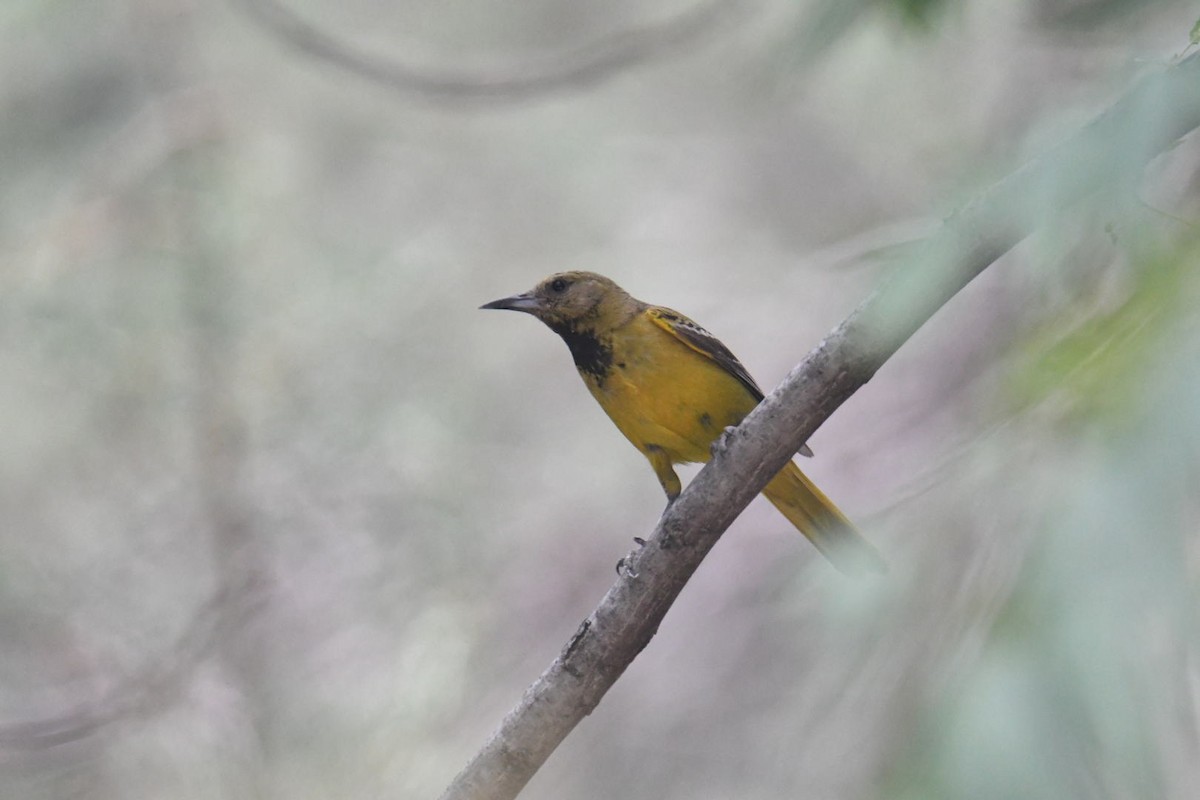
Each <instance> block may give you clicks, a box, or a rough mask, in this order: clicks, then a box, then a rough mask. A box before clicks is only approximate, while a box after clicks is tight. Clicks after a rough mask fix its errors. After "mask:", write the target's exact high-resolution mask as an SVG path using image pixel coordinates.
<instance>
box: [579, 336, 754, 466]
mask: <svg viewBox="0 0 1200 800" xmlns="http://www.w3.org/2000/svg"><path fill="white" fill-rule="evenodd" d="M634 324H641V323H640V322H639V323H634ZM651 344H652V345H653V346H648V345H651ZM581 374H583V378H584V382H585V383H586V384H587V387H588V389H589V390H590V391H591V393H592V395H593V396H594V397H595V398H596V400H597V401H598V402H599V403H600V406H601V407H602V408H603V409H604V410H605V412H606V413H607V414H608V416H609V417H611V418H612V421H613V423H614V424H616V426H617V428H619V429H620V431H621V433H623V434H625V437H626V438H627V439H629V441H631V442H632V443H633V445H634V447H636V448H637V449H638V450H640V451H641V452H642V453H643V454H645V453H646V452H647V451H648V450H653V449H654V448H659V449H661V450H662V451H663V452H664V453H665V454H666V455H667V456H668V457H669V458H670V460H671V462H672V463H680V462H699V461H708V458H709V447H710V445H711V444H712V442H713V440H715V439H716V438H717V436H719V435H720V434H721V431H723V430H724V429H725V428H726V427H728V426H730V425H736V424H737V423H739V422H741V420H742V418H743V417H745V416H746V415H747V414H749V413H750V411H751V410H752V409H753V408H754V406H755V405H757V402H758V401H757V400H756V399H755V398H754V397H753V396H752V395H751V394H750V393H749V392H748V391H747V390H746V387H745V386H743V385H742V384H741V383H740V382H739V381H738V380H737V379H736V378H734V377H733V376H732V375H730V374H729V373H728V372H726V371H725V370H724V369H723V368H722V367H720V366H719V365H717V364H716V363H714V362H713V361H712V360H710V359H709V358H707V357H705V356H703V355H701V354H699V353H697V352H696V351H694V350H692V349H691V348H690V347H688V346H687V345H685V344H683V343H682V342H680V341H678V340H676V339H675V338H674V337H672V336H671V335H670V334H669V333H667V332H666V331H663V330H661V329H659V328H657V327H656V326H654V325H653V324H652V323H645V326H644V330H641V331H638V335H637V336H632V337H629V336H627V337H622V341H621V344H620V345H619V346H617V347H615V348H614V350H613V360H612V369H611V370H610V371H609V373H608V374H607V375H606V376H605V377H604V378H603V379H602V380H598V379H596V378H595V377H593V376H590V375H588V374H586V373H581Z"/></svg>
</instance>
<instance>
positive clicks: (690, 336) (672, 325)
mask: <svg viewBox="0 0 1200 800" xmlns="http://www.w3.org/2000/svg"><path fill="white" fill-rule="evenodd" d="M646 314H647V315H648V316H649V317H650V319H651V320H653V321H654V324H655V325H658V326H659V327H660V328H662V329H663V330H665V331H667V332H668V333H670V334H671V335H672V336H674V337H675V338H676V339H678V340H679V341H681V342H683V343H684V344H686V345H687V346H688V347H690V348H692V349H693V350H695V351H696V352H697V353H699V354H700V355H702V356H705V357H707V358H709V359H712V360H713V361H714V362H716V363H717V364H718V365H719V366H720V367H721V368H722V369H724V370H725V371H726V372H728V373H729V374H730V375H732V376H733V377H735V378H737V379H738V382H739V383H741V384H742V386H745V387H746V390H747V391H749V392H750V394H751V395H752V396H753V397H754V399H755V400H756V401H758V402H760V403H761V402H762V399H763V397H764V394H763V390H762V389H760V388H758V384H757V383H755V382H754V378H751V377H750V373H749V372H747V371H746V368H745V367H744V366H742V362H740V361H738V360H737V356H735V355H734V354H733V353H731V352H730V351H729V348H728V347H726V346H725V345H723V344H721V340H720V339H718V338H717V337H715V336H713V335H712V334H711V333H709V332H708V331H706V330H704V328H702V327H700V326H699V325H697V324H696V323H695V322H693V321H692V320H690V319H688V318H687V317H685V316H684V315H683V314H680V313H679V312H678V311H672V310H671V309H669V308H663V307H662V306H650V308H648V309H646ZM800 455H802V456H811V455H812V450H811V449H809V446H808V445H807V444H806V445H803V446H802V447H801V448H800Z"/></svg>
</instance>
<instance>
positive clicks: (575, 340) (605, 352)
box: [552, 325, 613, 384]
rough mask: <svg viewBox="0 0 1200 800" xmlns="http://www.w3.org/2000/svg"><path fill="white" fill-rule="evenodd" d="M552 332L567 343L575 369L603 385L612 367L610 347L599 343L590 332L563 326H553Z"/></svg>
mask: <svg viewBox="0 0 1200 800" xmlns="http://www.w3.org/2000/svg"><path fill="white" fill-rule="evenodd" d="M552 330H553V331H554V332H555V333H557V334H558V335H559V336H561V337H562V338H563V341H564V342H566V343H567V347H568V348H570V350H571V358H573V359H575V367H576V369H578V370H579V371H580V372H583V373H586V374H587V375H591V376H592V377H593V378H594V379H595V380H596V382H597V383H600V384H603V383H604V378H605V376H606V375H608V372H609V369H610V368H611V367H612V360H613V354H612V346H611V345H608V344H605V343H604V342H602V341H600V339H598V338H597V337H596V334H594V333H592V332H591V331H578V330H575V329H574V328H569V327H567V326H565V325H554V326H552Z"/></svg>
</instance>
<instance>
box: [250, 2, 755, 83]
mask: <svg viewBox="0 0 1200 800" xmlns="http://www.w3.org/2000/svg"><path fill="white" fill-rule="evenodd" d="M237 3H238V4H239V5H240V6H241V7H242V8H243V9H245V11H246V13H247V14H248V15H249V16H250V17H251V18H252V19H254V20H255V21H256V22H258V23H259V24H260V25H262V26H263V27H264V28H265V29H266V30H268V31H270V32H271V34H272V35H274V36H275V37H276V38H278V39H279V40H280V41H282V42H285V43H286V44H288V45H289V46H291V47H293V48H295V49H296V50H299V51H300V52H302V53H305V54H307V55H309V56H312V57H314V58H318V59H320V60H322V61H325V62H327V63H329V64H333V65H335V66H337V67H340V68H341V69H344V70H347V71H349V72H352V73H354V74H355V75H358V76H360V77H362V78H366V79H368V80H371V81H373V82H375V83H378V84H380V85H382V86H386V87H388V88H390V89H393V90H395V91H399V92H402V93H404V94H408V95H412V96H415V97H419V98H422V99H426V100H440V101H451V100H455V101H476V102H479V101H506V100H523V99H531V98H535V97H539V96H543V95H549V94H553V93H555V92H561V91H566V90H572V89H580V88H584V87H588V86H592V85H595V84H597V83H600V82H602V81H604V80H607V79H609V78H612V77H614V76H616V75H618V74H620V73H621V72H624V71H626V70H628V69H631V68H634V67H637V66H640V65H642V64H647V63H650V62H652V61H657V60H661V59H664V58H667V57H669V56H671V55H674V54H675V53H677V52H679V51H681V50H683V49H684V48H685V47H687V46H692V45H695V44H698V43H699V42H700V41H702V40H703V39H704V38H705V37H707V36H710V35H712V34H714V33H715V32H717V31H728V30H729V27H730V25H731V24H732V23H733V22H734V21H735V19H736V15H737V13H740V12H742V11H743V10H744V7H745V0H707V2H702V3H701V4H700V5H698V6H696V7H695V8H692V9H691V10H689V11H686V12H683V13H681V14H679V15H677V16H675V17H671V18H669V19H666V20H663V21H661V22H656V23H650V24H647V25H644V26H641V27H636V28H629V29H626V30H622V31H617V32H615V33H612V34H609V35H607V36H603V37H601V38H599V39H597V40H595V41H593V42H591V43H589V44H585V45H582V46H580V47H577V48H575V49H572V50H569V51H567V52H564V53H560V54H557V55H553V56H546V57H544V58H542V59H539V60H537V61H535V62H532V63H529V64H525V65H522V66H518V67H507V68H503V69H476V70H466V69H438V68H425V67H418V66H414V65H412V64H408V63H405V62H403V61H401V60H399V59H396V58H390V57H385V56H381V55H377V54H374V53H369V52H366V51H364V50H361V49H360V48H358V47H357V46H356V45H354V44H351V43H350V42H347V41H345V40H343V39H341V38H339V37H337V36H334V35H332V34H330V33H328V32H326V31H323V30H321V29H320V28H319V27H317V26H316V25H314V24H312V23H311V22H308V21H307V20H305V19H304V18H303V17H301V16H300V15H299V14H297V13H296V12H295V11H293V10H292V9H291V8H289V7H288V6H287V5H285V3H284V2H283V0H237Z"/></svg>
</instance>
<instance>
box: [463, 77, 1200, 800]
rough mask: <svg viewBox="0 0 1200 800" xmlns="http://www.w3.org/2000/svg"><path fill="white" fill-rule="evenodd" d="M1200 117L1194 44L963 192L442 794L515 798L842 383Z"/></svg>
mask: <svg viewBox="0 0 1200 800" xmlns="http://www.w3.org/2000/svg"><path fill="white" fill-rule="evenodd" d="M1197 127H1200V56H1192V57H1191V58H1188V59H1187V60H1186V61H1183V62H1182V63H1180V64H1177V65H1175V66H1173V67H1170V68H1165V69H1162V70H1161V71H1159V72H1157V73H1155V74H1152V75H1150V76H1148V77H1146V78H1143V79H1142V80H1141V81H1140V82H1138V83H1137V84H1136V85H1135V86H1134V87H1133V88H1132V89H1131V90H1129V91H1128V92H1127V93H1126V94H1125V95H1124V96H1123V97H1122V98H1121V99H1120V100H1118V101H1117V102H1116V103H1115V104H1114V105H1113V106H1112V107H1111V108H1110V109H1109V110H1108V111H1107V112H1105V113H1104V114H1102V115H1100V116H1099V117H1098V118H1096V119H1095V120H1094V121H1093V122H1092V123H1091V124H1089V125H1088V126H1086V127H1085V128H1083V129H1082V130H1081V131H1080V132H1078V133H1077V134H1076V135H1075V136H1073V137H1072V138H1071V139H1069V140H1068V141H1066V142H1064V143H1063V144H1061V145H1059V146H1058V147H1056V148H1054V149H1052V150H1050V151H1049V152H1047V153H1045V154H1043V155H1041V156H1039V157H1038V158H1036V159H1034V160H1032V161H1030V162H1029V163H1027V164H1026V165H1025V166H1024V167H1022V168H1020V169H1018V170H1017V171H1016V172H1014V173H1012V174H1011V175H1009V176H1008V177H1007V178H1005V179H1004V180H1002V181H1000V182H999V183H997V184H995V185H994V186H992V187H991V188H990V189H988V190H987V191H986V192H984V193H982V194H981V195H979V196H978V197H977V198H976V199H975V200H974V201H972V202H970V203H968V204H967V205H965V206H964V207H963V208H961V209H960V210H958V211H957V212H956V213H955V214H953V215H952V216H951V217H949V218H948V219H946V220H945V221H944V222H943V224H942V226H941V228H940V229H939V230H938V231H937V232H936V233H934V234H933V235H931V236H930V237H929V238H928V239H926V240H925V241H924V242H923V243H922V244H921V245H920V246H919V247H918V248H917V249H916V251H915V252H914V253H913V254H911V255H910V256H909V257H908V258H907V259H906V260H905V261H904V262H903V263H902V264H901V265H900V268H898V269H896V270H895V271H894V273H893V274H892V277H891V278H890V280H888V281H886V282H885V283H884V284H883V285H882V286H881V287H880V288H879V289H878V290H877V291H876V292H875V293H874V294H873V295H872V296H871V297H870V298H868V299H867V300H866V301H865V302H864V303H863V304H862V305H861V306H860V307H859V308H858V309H857V310H856V311H854V313H852V314H851V315H850V316H849V317H848V318H847V319H846V320H845V321H844V322H842V323H841V324H840V325H839V326H838V327H837V328H835V329H834V330H833V331H832V332H831V333H830V334H829V335H828V336H827V337H826V338H825V340H824V341H822V342H821V343H820V344H819V345H818V346H817V347H816V349H814V350H813V351H812V352H811V353H809V354H808V356H807V357H806V358H805V359H804V360H803V361H802V362H801V363H800V364H799V365H798V366H797V367H796V368H795V369H793V370H792V371H791V373H789V375H788V376H787V378H786V379H785V380H784V381H783V383H782V384H780V386H779V387H778V388H776V389H775V391H774V392H772V393H771V394H770V395H769V396H768V397H767V398H766V399H765V400H764V401H763V402H762V403H760V404H759V406H758V408H756V409H755V410H754V411H753V412H752V413H751V414H750V415H749V416H748V417H747V418H746V419H745V420H744V421H743V422H742V424H741V425H739V426H738V427H737V428H736V429H735V430H734V431H733V432H732V433H731V435H729V436H728V437H726V438H725V440H723V442H722V443H721V444H720V445H719V446H718V447H717V448H716V449H715V452H714V456H713V459H712V461H711V462H710V463H709V464H708V465H706V466H705V467H704V469H702V470H701V471H700V473H699V474H698V475H697V476H696V478H695V479H694V480H693V481H692V482H691V484H690V485H689V486H688V487H687V489H686V490H685V491H684V492H683V494H682V495H680V497H679V499H678V500H677V501H676V502H675V503H674V504H673V505H672V506H671V507H670V508H668V509H667V511H666V513H665V514H664V515H663V517H662V519H660V520H659V523H658V526H657V527H656V528H655V530H654V533H653V535H652V536H651V537H650V539H649V540H648V541H647V542H646V545H645V547H643V548H642V549H641V550H640V551H639V552H638V553H637V554H636V556H635V557H634V559H633V560H634V563H633V565H632V566H633V569H632V570H628V571H626V572H625V574H623V575H620V576H619V577H618V579H617V581H616V583H614V584H613V586H612V588H610V589H609V590H608V593H607V594H605V596H604V598H603V599H602V600H601V601H600V604H599V605H598V606H597V607H596V610H595V611H593V612H592V614H591V615H590V616H589V617H588V618H587V619H586V620H584V622H583V623H582V624H581V625H580V626H579V629H578V631H577V632H576V633H575V635H574V636H573V637H572V638H571V640H570V641H569V642H568V643H567V644H566V646H565V647H564V648H563V649H562V652H560V653H559V655H558V657H557V658H555V659H554V662H553V663H551V664H550V666H549V667H548V668H547V669H546V670H545V672H543V673H542V674H541V676H540V677H538V679H537V680H536V681H534V682H533V684H532V685H531V686H530V687H529V688H528V689H527V690H526V691H525V694H524V696H523V697H522V698H521V700H520V702H519V703H518V704H517V706H516V707H515V708H513V710H512V711H510V712H509V714H508V715H507V716H506V717H505V718H504V720H503V721H502V722H501V723H500V727H499V728H498V729H497V730H496V732H495V733H494V734H493V735H492V736H491V738H490V739H489V740H488V741H487V743H486V744H485V745H484V746H483V749H481V750H480V751H479V752H478V753H477V754H476V755H475V757H474V758H472V759H471V761H470V763H469V764H467V766H466V768H465V769H464V770H463V771H462V772H461V773H460V774H459V775H458V776H457V777H456V778H455V779H454V781H453V782H452V783H451V784H450V786H449V788H447V789H446V791H445V793H444V794H443V795H442V800H508V799H509V798H513V797H516V795H517V794H518V793H519V792H520V791H521V789H522V788H523V787H524V786H525V784H526V783H527V782H528V781H529V779H530V778H531V777H532V776H533V775H534V773H535V772H536V771H537V770H538V768H540V767H541V765H542V764H543V763H544V762H545V761H546V759H547V758H548V757H549V756H550V754H551V753H552V752H553V751H554V749H555V748H556V747H557V746H558V745H559V743H560V742H562V740H563V739H564V738H565V737H566V736H567V734H569V733H570V732H571V730H572V729H573V728H574V727H575V725H576V724H577V723H578V722H579V721H580V720H581V719H583V717H585V716H587V715H588V714H589V713H590V712H591V711H592V709H594V708H595V707H596V706H597V704H598V703H599V702H600V700H601V698H603V697H604V694H605V693H606V692H607V691H608V689H609V688H610V687H611V686H612V685H613V684H614V683H615V682H616V680H617V678H619V677H620V675H621V673H622V672H624V671H625V668H626V667H627V666H629V664H630V663H631V662H632V661H633V659H634V658H635V657H636V656H637V655H638V653H639V652H641V650H642V648H644V647H645V646H646V645H647V644H648V643H649V642H650V639H651V638H652V637H653V636H654V634H655V632H656V631H657V630H658V626H659V624H660V623H661V622H662V619H663V617H664V615H665V614H666V613H667V610H668V609H669V608H670V607H671V605H672V603H674V601H675V598H676V597H677V596H678V595H679V592H680V591H681V590H682V589H683V587H684V585H685V584H686V583H687V581H688V579H689V578H690V577H691V576H692V573H693V572H694V571H695V570H696V568H697V567H698V566H699V565H700V562H701V561H702V560H703V559H704V557H705V555H706V554H707V553H708V551H709V550H710V549H711V548H712V547H713V545H714V544H715V543H716V541H717V539H718V538H719V537H720V536H721V534H722V533H723V532H724V531H725V529H726V528H728V527H729V525H730V524H731V523H732V522H733V520H734V519H735V518H736V517H737V516H738V514H740V513H741V511H742V509H743V508H745V507H746V505H747V504H748V503H749V502H750V500H751V499H753V498H754V496H755V495H757V494H758V493H759V491H761V490H762V488H763V487H764V486H765V485H766V483H767V482H768V480H770V478H771V477H772V476H773V475H775V474H776V473H777V472H778V471H779V470H780V469H781V468H782V467H783V465H784V464H785V463H786V462H787V461H788V459H790V458H791V457H792V455H793V454H794V453H795V452H796V451H797V450H798V449H799V447H800V446H801V445H802V444H803V443H804V442H805V441H806V440H807V439H808V437H809V436H811V435H812V433H813V432H814V431H815V430H816V429H817V427H818V426H819V425H820V424H821V423H822V422H824V421H825V419H826V418H828V417H829V415H830V414H832V413H833V412H834V410H835V409H837V408H838V406H840V405H841V404H842V403H844V402H845V401H846V400H847V399H848V398H849V397H850V395H852V394H853V393H854V392H855V391H856V390H857V389H858V388H859V387H860V386H862V385H863V384H864V383H866V382H867V381H868V380H870V379H871V377H872V376H874V375H875V373H876V371H877V370H878V369H879V368H880V367H881V366H882V365H883V364H884V362H886V361H887V359H888V358H890V357H891V356H892V354H893V353H895V352H896V350H897V349H898V348H899V347H900V346H901V345H902V344H903V343H904V342H905V341H906V340H907V339H908V338H909V337H910V336H911V335H912V334H913V333H914V332H915V331H916V330H917V329H918V328H919V327H920V326H921V325H923V324H924V323H925V322H926V321H928V320H929V319H930V317H932V316H933V315H934V314H935V313H936V312H937V310H938V309H939V308H941V307H942V306H943V305H944V304H945V303H946V302H947V301H949V300H950V298H951V297H953V296H954V295H955V294H956V293H957V292H958V291H959V290H960V289H962V288H963V287H964V286H966V285H967V284H968V283H970V281H971V280H972V279H974V278H975V276H976V275H978V274H979V273H981V272H982V271H983V270H984V269H986V268H987V267H988V265H989V264H991V263H992V262H994V261H995V260H996V259H998V258H999V257H1000V256H1001V255H1003V254H1004V253H1005V252H1007V251H1008V250H1009V249H1011V248H1012V247H1014V246H1015V245H1016V244H1017V243H1018V242H1020V241H1021V240H1022V239H1023V238H1025V236H1027V235H1028V234H1029V233H1031V232H1032V231H1033V230H1035V229H1036V228H1037V226H1038V225H1039V224H1042V223H1045V222H1046V221H1048V220H1050V219H1052V218H1053V215H1052V214H1051V213H1050V212H1052V211H1055V210H1059V209H1062V208H1065V207H1067V206H1068V205H1071V204H1077V203H1079V202H1080V201H1081V200H1084V199H1085V198H1087V197H1088V196H1089V195H1092V194H1093V193H1094V192H1096V191H1097V190H1098V189H1101V188H1108V189H1110V190H1112V189H1114V188H1115V189H1117V190H1118V191H1120V190H1121V188H1122V186H1123V185H1125V186H1128V185H1132V183H1133V181H1135V180H1136V179H1137V177H1138V176H1139V175H1140V174H1141V171H1142V170H1143V169H1144V167H1145V165H1146V164H1147V163H1148V162H1149V161H1150V160H1151V159H1153V158H1154V157H1155V156H1156V155H1157V154H1159V153H1161V152H1162V151H1164V150H1166V149H1169V148H1170V147H1172V146H1173V144H1174V143H1175V141H1176V140H1177V139H1178V138H1180V137H1181V136H1183V135H1185V134H1186V133H1188V132H1190V131H1192V130H1193V129H1195V128H1197Z"/></svg>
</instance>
